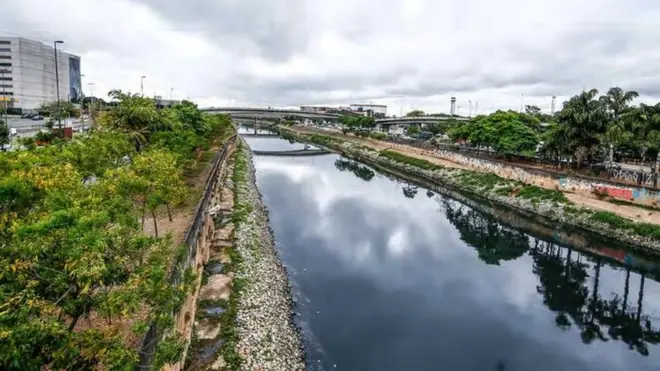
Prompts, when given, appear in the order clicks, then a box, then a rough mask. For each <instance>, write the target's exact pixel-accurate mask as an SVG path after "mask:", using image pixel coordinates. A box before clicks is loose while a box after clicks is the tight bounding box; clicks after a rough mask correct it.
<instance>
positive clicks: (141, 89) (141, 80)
mask: <svg viewBox="0 0 660 371" xmlns="http://www.w3.org/2000/svg"><path fill="white" fill-rule="evenodd" d="M145 78H147V76H140V95H142V96H143V97H144V79H145Z"/></svg>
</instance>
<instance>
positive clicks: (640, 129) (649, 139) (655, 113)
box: [622, 103, 660, 185]
mask: <svg viewBox="0 0 660 371" xmlns="http://www.w3.org/2000/svg"><path fill="white" fill-rule="evenodd" d="M622 118H623V120H624V121H628V122H629V126H630V129H631V132H632V133H633V135H634V137H635V140H636V141H637V142H638V143H639V145H640V146H641V151H642V159H643V160H644V161H645V160H646V151H647V150H648V149H649V147H654V148H656V149H658V152H657V156H656V159H655V165H654V166H653V168H652V171H653V172H654V173H657V172H658V168H659V167H660V103H657V104H656V105H647V104H644V103H642V104H640V105H639V107H638V108H634V109H631V110H630V111H629V112H627V113H626V114H625V115H623V116H622ZM656 185H657V176H656Z"/></svg>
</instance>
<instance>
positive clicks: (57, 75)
mask: <svg viewBox="0 0 660 371" xmlns="http://www.w3.org/2000/svg"><path fill="white" fill-rule="evenodd" d="M57 44H64V41H62V40H56V41H54V42H53V46H55V89H56V91H57V122H58V125H57V126H58V128H59V129H60V133H61V132H62V109H61V107H60V72H59V70H58V66H57Z"/></svg>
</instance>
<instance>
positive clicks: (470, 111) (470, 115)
mask: <svg viewBox="0 0 660 371" xmlns="http://www.w3.org/2000/svg"><path fill="white" fill-rule="evenodd" d="M468 103H470V110H469V111H468V117H472V101H471V100H469V101H468Z"/></svg>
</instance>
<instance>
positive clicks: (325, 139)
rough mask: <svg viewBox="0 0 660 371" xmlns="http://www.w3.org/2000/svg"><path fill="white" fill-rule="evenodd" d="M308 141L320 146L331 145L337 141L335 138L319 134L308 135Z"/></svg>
mask: <svg viewBox="0 0 660 371" xmlns="http://www.w3.org/2000/svg"><path fill="white" fill-rule="evenodd" d="M309 141H310V142H312V143H314V144H318V145H321V146H332V145H334V144H336V143H337V139H335V138H332V137H329V136H327V135H321V134H314V135H312V136H310V137H309Z"/></svg>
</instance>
